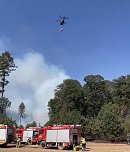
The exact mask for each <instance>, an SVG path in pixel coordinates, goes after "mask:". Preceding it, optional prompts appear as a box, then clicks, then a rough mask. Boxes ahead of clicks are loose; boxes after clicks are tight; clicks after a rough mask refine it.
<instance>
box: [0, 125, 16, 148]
mask: <svg viewBox="0 0 130 152" xmlns="http://www.w3.org/2000/svg"><path fill="white" fill-rule="evenodd" d="M15 129H16V128H15V126H13V125H4V124H0V146H1V145H2V146H3V145H7V144H9V143H15Z"/></svg>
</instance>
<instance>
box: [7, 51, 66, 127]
mask: <svg viewBox="0 0 130 152" xmlns="http://www.w3.org/2000/svg"><path fill="white" fill-rule="evenodd" d="M14 62H15V64H16V65H17V66H18V68H17V69H16V71H14V72H12V73H11V74H10V76H9V81H10V83H9V84H8V86H7V87H6V92H5V93H6V96H7V97H8V98H9V99H10V100H11V102H12V105H11V108H10V109H11V110H12V111H13V112H14V113H15V116H14V115H13V117H15V118H14V119H17V120H18V116H17V113H18V106H19V105H20V103H21V102H24V104H25V106H26V114H27V118H26V119H25V120H23V121H24V123H30V122H32V121H33V120H35V121H36V122H37V124H38V123H40V124H42V125H43V124H44V123H45V122H46V121H47V120H48V109H47V104H48V101H49V100H50V99H51V98H53V97H54V89H55V88H56V86H57V85H58V84H60V83H62V82H63V80H64V79H68V78H69V76H68V75H66V74H65V72H64V70H63V69H60V68H58V67H56V66H54V65H49V64H47V63H45V60H44V58H43V56H42V55H41V54H39V53H27V54H26V55H25V56H24V57H23V58H15V59H14Z"/></svg>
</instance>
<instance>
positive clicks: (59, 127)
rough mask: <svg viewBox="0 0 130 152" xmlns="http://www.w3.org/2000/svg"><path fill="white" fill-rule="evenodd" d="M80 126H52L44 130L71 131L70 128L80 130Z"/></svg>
mask: <svg viewBox="0 0 130 152" xmlns="http://www.w3.org/2000/svg"><path fill="white" fill-rule="evenodd" d="M80 127H81V125H54V126H48V127H46V129H49V130H51V129H72V128H75V129H78V128H80Z"/></svg>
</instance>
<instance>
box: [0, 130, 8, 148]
mask: <svg viewBox="0 0 130 152" xmlns="http://www.w3.org/2000/svg"><path fill="white" fill-rule="evenodd" d="M6 142H7V129H5V128H0V145H2V144H5V143H6Z"/></svg>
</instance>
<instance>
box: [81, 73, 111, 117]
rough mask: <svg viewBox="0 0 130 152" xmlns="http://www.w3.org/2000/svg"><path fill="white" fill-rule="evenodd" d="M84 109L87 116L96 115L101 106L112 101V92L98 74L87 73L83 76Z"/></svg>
mask: <svg viewBox="0 0 130 152" xmlns="http://www.w3.org/2000/svg"><path fill="white" fill-rule="evenodd" d="M84 81H85V84H84V86H83V89H84V96H85V100H86V101H85V104H84V105H85V108H86V110H84V112H85V114H86V115H87V117H96V116H97V115H98V112H99V111H100V109H101V107H102V106H103V105H104V104H106V103H108V102H110V101H112V94H111V92H110V90H109V89H108V85H107V84H106V81H105V80H104V78H103V77H102V76H100V75H89V76H86V77H85V78H84Z"/></svg>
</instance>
